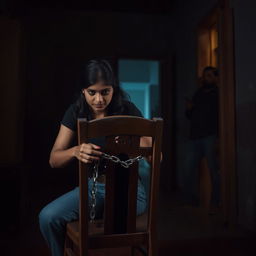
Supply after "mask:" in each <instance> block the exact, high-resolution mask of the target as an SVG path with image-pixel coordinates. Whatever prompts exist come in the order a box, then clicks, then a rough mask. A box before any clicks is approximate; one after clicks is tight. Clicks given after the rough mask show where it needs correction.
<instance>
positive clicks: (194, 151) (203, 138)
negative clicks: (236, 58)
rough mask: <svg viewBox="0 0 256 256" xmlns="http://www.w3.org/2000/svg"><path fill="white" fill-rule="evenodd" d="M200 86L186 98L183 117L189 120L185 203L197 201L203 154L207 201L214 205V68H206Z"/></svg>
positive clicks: (217, 195)
mask: <svg viewBox="0 0 256 256" xmlns="http://www.w3.org/2000/svg"><path fill="white" fill-rule="evenodd" d="M201 82H202V86H201V87H200V88H199V89H198V90H197V91H196V92H195V94H194V96H193V98H192V100H189V99H186V116H187V118H189V120H190V140H189V145H188V151H187V154H186V155H185V187H184V189H185V192H186V199H187V200H188V203H191V204H197V203H198V195H197V189H196V188H197V184H198V167H199V164H200V161H201V159H202V158H203V157H206V159H207V164H208V168H209V170H210V175H211V182H212V197H211V203H212V205H213V206H215V207H218V206H219V201H220V175H219V168H218V163H217V154H216V141H217V136H218V87H217V82H218V71H217V69H216V68H214V67H206V68H204V70H203V74H202V79H201Z"/></svg>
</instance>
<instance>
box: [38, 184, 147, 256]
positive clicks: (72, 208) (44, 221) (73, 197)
mask: <svg viewBox="0 0 256 256" xmlns="http://www.w3.org/2000/svg"><path fill="white" fill-rule="evenodd" d="M91 187H92V180H91V179H90V180H89V182H88V190H89V191H91ZM88 196H89V202H90V200H91V197H90V193H88ZM104 198H105V184H101V183H98V186H97V194H96V200H97V205H96V217H97V215H98V216H100V215H101V214H102V212H103V207H104ZM146 201H147V200H146V193H145V189H144V187H143V185H142V184H141V183H140V182H139V184H138V196H137V215H140V214H142V213H143V212H144V211H145V209H146V205H147V203H146ZM78 216H79V188H78V187H76V188H75V189H74V190H72V191H70V192H68V193H66V194H64V195H62V196H61V197H59V198H57V199H56V200H54V201H52V202H51V203H49V204H48V205H46V206H45V207H44V208H43V209H42V210H41V212H40V214H39V224H40V230H41V232H42V234H43V236H44V238H45V240H46V242H47V244H48V246H49V248H50V250H51V254H52V256H63V255H64V242H65V232H66V224H67V223H68V222H71V221H74V220H77V219H78Z"/></svg>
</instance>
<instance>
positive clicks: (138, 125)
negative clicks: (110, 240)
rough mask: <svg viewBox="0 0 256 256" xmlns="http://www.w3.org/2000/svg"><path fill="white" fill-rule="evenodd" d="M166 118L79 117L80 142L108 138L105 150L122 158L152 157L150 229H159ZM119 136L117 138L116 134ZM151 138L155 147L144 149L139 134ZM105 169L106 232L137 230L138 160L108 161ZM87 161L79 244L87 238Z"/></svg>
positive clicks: (82, 169) (81, 176) (82, 180)
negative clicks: (126, 165) (127, 162)
mask: <svg viewBox="0 0 256 256" xmlns="http://www.w3.org/2000/svg"><path fill="white" fill-rule="evenodd" d="M162 127H163V120H162V119H161V118H153V119H152V120H148V119H144V118H140V117H133V116H110V117H105V118H102V119H95V120H92V121H86V119H78V140H79V144H81V143H88V141H89V139H92V138H98V137H105V145H104V147H103V148H102V149H101V150H102V151H103V152H104V153H107V154H109V155H114V156H117V157H119V158H120V159H121V160H126V159H128V158H135V157H137V156H143V157H146V156H149V155H150V156H151V157H152V163H151V172H150V190H149V191H150V192H149V200H148V202H149V207H148V225H147V228H148V229H150V230H149V231H150V232H156V230H152V228H154V229H155V226H156V225H154V224H155V221H156V211H155V210H154V209H156V203H157V190H158V183H159V170H160V158H161V141H162ZM117 136H118V140H117V139H116V137H117ZM141 136H147V137H152V147H150V148H141V147H140V137H141ZM106 166H107V169H106V187H105V190H106V195H105V205H104V233H105V234H117V233H135V232H136V203H137V185H138V178H139V175H138V162H135V163H134V164H132V165H131V166H130V167H129V168H127V169H126V168H124V167H122V166H121V165H120V164H118V163H113V162H112V161H110V160H108V162H107V165H106ZM88 173H89V168H88V164H85V163H82V162H80V163H79V186H80V205H79V207H80V212H79V216H80V218H79V231H80V241H81V243H82V244H80V246H82V247H84V246H86V245H85V244H84V242H85V241H86V240H87V239H86V238H88V219H89V216H88V210H89V209H88Z"/></svg>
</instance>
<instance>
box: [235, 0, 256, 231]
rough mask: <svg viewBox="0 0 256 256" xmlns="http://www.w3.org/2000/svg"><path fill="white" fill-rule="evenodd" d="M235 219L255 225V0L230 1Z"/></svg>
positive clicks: (244, 223) (251, 225)
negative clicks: (236, 177)
mask: <svg viewBox="0 0 256 256" xmlns="http://www.w3.org/2000/svg"><path fill="white" fill-rule="evenodd" d="M233 7H234V22H235V23H234V27H235V31H234V33H235V63H236V68H235V72H236V76H235V79H236V126H237V176H238V195H239V222H240V224H241V225H242V226H244V227H246V228H248V229H254V230H255V229H256V135H255V131H256V118H255V113H256V77H255V59H256V50H255V45H256V26H255V24H256V16H255V10H256V2H255V1H253V0H236V1H233Z"/></svg>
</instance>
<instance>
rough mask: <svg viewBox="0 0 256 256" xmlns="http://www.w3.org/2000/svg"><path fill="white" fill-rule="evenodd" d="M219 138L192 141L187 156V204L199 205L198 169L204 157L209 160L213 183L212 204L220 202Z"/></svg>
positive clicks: (185, 185)
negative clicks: (217, 150)
mask: <svg viewBox="0 0 256 256" xmlns="http://www.w3.org/2000/svg"><path fill="white" fill-rule="evenodd" d="M216 140H217V136H216V135H213V136H208V137H204V138H200V139H194V140H190V141H189V143H188V150H187V151H186V155H185V161H184V165H185V173H184V177H185V181H184V183H183V184H184V188H183V189H184V192H185V200H186V202H187V203H191V204H193V205H194V204H198V192H197V188H198V167H199V164H200V161H201V159H202V158H203V157H205V158H206V159H207V165H208V168H209V171H210V176H211V183H212V195H211V204H213V205H215V206H218V205H219V202H220V174H219V167H218V161H217V153H216V150H215V149H216Z"/></svg>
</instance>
